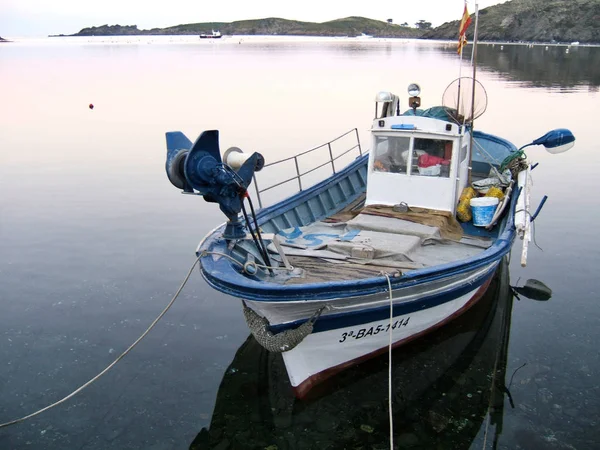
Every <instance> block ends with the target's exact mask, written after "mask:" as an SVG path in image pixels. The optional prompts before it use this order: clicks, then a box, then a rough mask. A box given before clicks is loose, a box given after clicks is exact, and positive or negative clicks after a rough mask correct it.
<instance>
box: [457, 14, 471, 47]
mask: <svg viewBox="0 0 600 450" xmlns="http://www.w3.org/2000/svg"><path fill="white" fill-rule="evenodd" d="M469 25H471V16H470V15H469V11H467V5H466V4H465V10H464V11H463V15H462V19H461V20H460V26H459V27H458V50H457V52H458V53H459V54H460V53H461V52H462V49H463V47H464V46H465V45H467V36H465V33H466V32H467V28H469Z"/></svg>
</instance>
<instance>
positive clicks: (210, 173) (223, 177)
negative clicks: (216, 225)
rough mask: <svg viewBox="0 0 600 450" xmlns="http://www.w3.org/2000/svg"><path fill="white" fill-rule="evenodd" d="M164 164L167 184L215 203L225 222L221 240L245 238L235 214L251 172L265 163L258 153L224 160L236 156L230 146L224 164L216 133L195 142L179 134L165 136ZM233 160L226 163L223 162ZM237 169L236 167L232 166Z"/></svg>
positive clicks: (241, 202) (205, 135)
mask: <svg viewBox="0 0 600 450" xmlns="http://www.w3.org/2000/svg"><path fill="white" fill-rule="evenodd" d="M166 137H167V162H166V165H165V169H166V171H167V176H168V177H169V181H171V183H172V184H173V185H174V186H175V187H177V188H179V189H183V192H184V193H188V194H197V195H202V196H203V197H204V200H206V201H207V202H214V203H218V204H219V208H220V209H221V211H223V213H224V214H225V215H226V216H227V218H228V219H229V221H228V222H227V226H226V227H225V232H224V234H223V237H224V238H225V239H240V238H243V237H245V236H246V233H245V231H244V226H243V225H242V223H241V221H240V218H239V214H240V212H241V211H242V208H243V198H244V195H246V191H247V189H248V186H249V185H250V182H251V181H252V177H253V175H254V172H258V171H259V170H261V169H262V168H263V166H264V164H265V160H264V158H263V156H262V155H261V154H260V153H256V152H255V153H252V154H251V155H249V156H245V155H244V156H242V157H238V158H227V155H228V154H236V153H237V154H238V156H239V153H241V152H240V150H239V149H237V148H236V147H232V148H231V149H229V150H227V152H226V153H225V162H223V160H222V159H221V153H220V151H219V131H218V130H208V131H204V132H202V134H201V135H200V136H199V137H198V139H197V140H196V142H194V144H193V145H192V142H191V141H190V140H189V139H188V138H187V137H186V136H185V135H184V134H183V133H182V132H180V131H171V132H168V133H166ZM229 159H231V160H232V161H235V162H236V164H234V163H233V162H232V163H231V165H230V164H228V163H227V161H228V160H229ZM235 166H238V167H235Z"/></svg>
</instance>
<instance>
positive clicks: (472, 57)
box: [469, 2, 479, 184]
mask: <svg viewBox="0 0 600 450" xmlns="http://www.w3.org/2000/svg"><path fill="white" fill-rule="evenodd" d="M478 25H479V4H478V3H477V2H475V32H474V33H473V53H472V54H471V59H472V64H473V89H472V91H473V92H472V95H471V139H470V143H469V184H471V165H472V161H473V132H474V131H475V83H476V82H477V29H478Z"/></svg>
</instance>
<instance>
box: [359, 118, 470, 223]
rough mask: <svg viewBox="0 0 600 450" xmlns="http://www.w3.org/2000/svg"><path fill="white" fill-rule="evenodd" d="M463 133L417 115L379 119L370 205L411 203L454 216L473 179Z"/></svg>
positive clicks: (372, 158) (374, 131)
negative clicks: (457, 205) (470, 179)
mask: <svg viewBox="0 0 600 450" xmlns="http://www.w3.org/2000/svg"><path fill="white" fill-rule="evenodd" d="M461 128H462V129H461ZM464 129H465V128H464V127H460V126H459V125H457V124H456V123H452V122H446V121H444V120H440V119H436V118H430V117H422V116H416V115H393V116H388V117H381V118H376V119H375V120H374V121H373V125H372V128H371V135H372V141H371V153H370V156H369V168H368V183H367V198H366V204H367V205H376V204H377V205H389V206H392V205H397V204H400V203H406V204H407V205H408V206H414V207H421V208H429V209H435V210H442V211H450V212H452V214H454V213H455V211H456V204H457V202H458V198H459V196H460V193H461V192H462V190H463V188H464V187H465V186H466V185H467V182H468V176H469V154H470V148H469V145H470V133H469V132H468V131H467V132H465V131H464Z"/></svg>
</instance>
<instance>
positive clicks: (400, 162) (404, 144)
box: [373, 136, 410, 173]
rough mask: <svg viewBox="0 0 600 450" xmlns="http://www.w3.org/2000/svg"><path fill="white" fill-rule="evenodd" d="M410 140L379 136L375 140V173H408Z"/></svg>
mask: <svg viewBox="0 0 600 450" xmlns="http://www.w3.org/2000/svg"><path fill="white" fill-rule="evenodd" d="M409 152H410V138H409V137H406V136H377V137H376V138H375V160H374V163H373V170H374V171H375V172H392V173H406V170H407V166H408V161H407V157H408V154H409Z"/></svg>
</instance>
